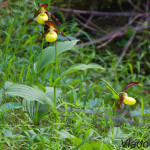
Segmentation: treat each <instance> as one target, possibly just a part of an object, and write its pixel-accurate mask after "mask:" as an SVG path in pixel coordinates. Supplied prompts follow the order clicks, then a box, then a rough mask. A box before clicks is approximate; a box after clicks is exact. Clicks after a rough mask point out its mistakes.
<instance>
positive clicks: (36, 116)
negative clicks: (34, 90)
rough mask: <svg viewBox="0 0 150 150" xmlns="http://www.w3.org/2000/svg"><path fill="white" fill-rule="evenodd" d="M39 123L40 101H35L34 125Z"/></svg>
mask: <svg viewBox="0 0 150 150" xmlns="http://www.w3.org/2000/svg"><path fill="white" fill-rule="evenodd" d="M37 124H38V102H37V101H35V122H34V125H37Z"/></svg>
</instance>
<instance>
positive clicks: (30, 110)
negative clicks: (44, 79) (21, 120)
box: [23, 87, 62, 123]
mask: <svg viewBox="0 0 150 150" xmlns="http://www.w3.org/2000/svg"><path fill="white" fill-rule="evenodd" d="M61 93H62V91H61V89H60V88H56V99H57V98H58V97H59V96H60V94H61ZM45 95H46V96H47V97H48V98H50V99H51V100H52V101H54V87H46V92H45ZM23 108H24V111H26V112H27V114H28V115H29V117H30V119H31V120H32V121H33V123H34V122H35V121H38V122H40V121H41V120H42V119H43V117H44V116H45V115H46V113H47V112H48V111H49V110H50V108H49V106H48V105H47V104H41V103H38V115H37V120H36V118H35V103H34V101H27V100H25V99H24V100H23Z"/></svg>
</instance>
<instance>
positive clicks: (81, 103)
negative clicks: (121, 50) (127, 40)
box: [0, 0, 150, 150]
mask: <svg viewBox="0 0 150 150" xmlns="http://www.w3.org/2000/svg"><path fill="white" fill-rule="evenodd" d="M0 2H1V0H0ZM7 2H8V3H7ZM38 3H40V4H38ZM41 3H47V4H45V5H44V6H43V5H42V4H41ZM50 5H51V3H50V1H48V2H47V1H44V0H40V1H38V0H34V2H31V1H29V0H25V1H20V0H18V1H16V2H13V1H6V4H5V5H4V6H1V7H0V149H5V150H7V149H11V150H15V149H17V150H26V149H27V150H69V149H72V150H77V149H80V150H109V149H118V150H120V149H132V148H133V149H136V148H137V149H138V148H139V147H140V148H141V149H149V147H150V134H149V133H150V127H149V126H150V119H149V117H150V109H149V105H150V101H149V98H150V95H149V84H150V76H149V75H148V74H149V71H148V69H149V66H150V64H149V62H148V60H149V56H148V55H149V41H148V40H147V39H145V41H144V43H141V44H140V45H139V47H138V49H139V51H138V52H137V51H134V49H131V51H129V52H128V53H127V54H126V55H125V57H126V58H127V59H125V61H120V62H118V61H119V56H118V55H117V52H115V50H114V49H111V46H107V47H105V48H103V49H100V50H97V48H96V46H95V45H91V46H81V45H80V44H81V43H82V41H84V39H88V40H89V41H92V39H93V38H94V37H92V36H91V35H90V34H88V33H87V32H86V31H84V30H81V29H80V27H79V26H78V23H77V22H76V21H75V20H74V18H72V19H71V20H70V21H66V20H65V17H64V15H63V14H62V13H61V12H60V11H58V12H56V14H55V16H54V15H53V14H52V13H51V9H50V11H49V12H47V11H46V10H49V8H50ZM38 9H41V11H40V12H38V13H37V14H36V15H34V13H35V12H36V11H37V10H38ZM42 13H46V14H47V16H48V17H49V21H48V18H46V20H44V21H45V22H44V21H43V20H42V21H43V23H42V21H41V20H40V21H38V22H40V23H41V24H38V23H37V21H36V17H37V16H38V15H39V14H40V15H41V16H42V15H43V14H42ZM44 15H45V14H44ZM33 16H34V18H33ZM32 18H33V20H32ZM40 19H41V18H40ZM59 20H60V22H61V24H60V23H59ZM77 32H80V36H78V37H76V34H77ZM47 34H49V35H47ZM45 36H47V37H46V39H45ZM57 36H58V37H57ZM49 37H50V40H49V42H47V41H46V40H47V39H48V38H49ZM79 37H81V39H79ZM137 38H140V37H137ZM56 39H57V40H56ZM115 44H116V45H123V41H121V42H120V43H117V42H116V43H115ZM112 47H113V46H112ZM141 49H142V50H141ZM130 86H131V87H130ZM125 92H126V93H125ZM140 144H141V145H140ZM140 148H139V149H140Z"/></svg>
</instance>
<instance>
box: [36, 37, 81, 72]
mask: <svg viewBox="0 0 150 150" xmlns="http://www.w3.org/2000/svg"><path fill="white" fill-rule="evenodd" d="M77 41H78V40H72V41H65V42H59V43H57V44H56V46H57V56H59V55H60V54H61V53H63V52H65V51H67V50H70V49H71V48H73V47H74V46H75V44H76V43H77ZM54 61H55V46H52V47H51V46H50V47H47V48H45V49H44V50H43V53H42V57H41V62H40V55H39V56H38V58H37V62H35V63H34V71H35V73H38V72H40V71H41V70H42V69H43V68H44V67H46V66H47V65H49V64H51V63H53V62H54ZM39 62H40V66H38V64H39Z"/></svg>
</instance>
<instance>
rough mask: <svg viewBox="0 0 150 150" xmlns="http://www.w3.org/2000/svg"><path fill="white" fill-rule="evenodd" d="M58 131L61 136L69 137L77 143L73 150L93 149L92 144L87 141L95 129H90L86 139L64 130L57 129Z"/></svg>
mask: <svg viewBox="0 0 150 150" xmlns="http://www.w3.org/2000/svg"><path fill="white" fill-rule="evenodd" d="M57 133H58V134H59V135H60V137H61V138H68V139H69V140H70V141H72V142H73V143H74V144H75V145H76V147H75V148H74V149H73V150H77V149H78V148H79V149H80V150H93V148H92V146H91V145H90V144H89V143H87V141H88V140H89V138H90V137H91V136H92V134H93V130H91V129H90V130H88V135H87V136H86V138H85V139H84V140H81V139H79V138H77V137H75V136H73V135H71V134H70V133H68V132H67V131H64V130H62V131H57Z"/></svg>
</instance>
